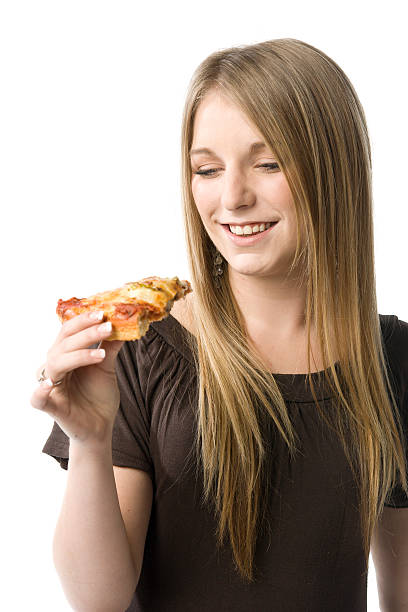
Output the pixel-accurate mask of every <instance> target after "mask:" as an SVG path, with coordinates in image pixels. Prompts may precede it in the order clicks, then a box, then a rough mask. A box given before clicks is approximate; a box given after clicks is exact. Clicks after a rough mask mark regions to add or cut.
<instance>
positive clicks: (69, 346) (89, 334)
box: [49, 321, 112, 357]
mask: <svg viewBox="0 0 408 612" xmlns="http://www.w3.org/2000/svg"><path fill="white" fill-rule="evenodd" d="M111 333H112V323H110V321H106V322H105V323H102V324H99V325H92V326H91V327H87V328H85V329H83V330H82V331H78V332H77V333H75V334H72V335H70V336H68V337H66V338H63V339H62V340H61V342H60V343H59V344H58V345H57V346H54V347H53V352H54V351H55V348H58V350H62V351H63V352H70V351H77V350H79V349H84V348H94V347H96V346H97V345H98V344H99V342H100V341H102V340H106V338H109V336H110V335H111ZM49 356H50V357H51V355H49Z"/></svg>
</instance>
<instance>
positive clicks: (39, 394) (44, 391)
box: [30, 379, 53, 412]
mask: <svg viewBox="0 0 408 612" xmlns="http://www.w3.org/2000/svg"><path fill="white" fill-rule="evenodd" d="M52 389H53V387H52V382H51V381H50V379H47V380H45V381H44V382H42V383H41V384H39V385H38V387H37V388H36V389H35V391H34V393H33V394H32V396H31V400H30V402H31V405H32V406H33V408H37V410H44V411H46V412H51V404H50V393H51V391H52ZM46 409H47V410H46Z"/></svg>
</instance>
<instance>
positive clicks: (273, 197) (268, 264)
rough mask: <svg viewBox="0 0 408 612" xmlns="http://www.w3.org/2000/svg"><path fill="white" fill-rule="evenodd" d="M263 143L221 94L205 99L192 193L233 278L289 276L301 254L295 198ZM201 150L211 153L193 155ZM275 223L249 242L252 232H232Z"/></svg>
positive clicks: (196, 127)
mask: <svg viewBox="0 0 408 612" xmlns="http://www.w3.org/2000/svg"><path fill="white" fill-rule="evenodd" d="M262 142H263V138H262V136H261V134H260V133H259V131H258V130H257V128H256V127H255V126H254V125H253V124H252V123H251V122H250V121H249V120H248V119H247V117H246V116H245V115H244V114H243V113H242V112H241V111H240V109H239V108H238V107H237V106H236V105H235V104H233V103H232V102H231V101H229V100H228V99H227V98H225V97H223V96H222V95H221V94H219V93H218V92H210V93H208V94H207V96H206V97H204V98H203V100H202V102H201V103H200V105H199V107H198V109H197V113H196V117H195V122H194V134H193V142H192V146H191V166H192V171H193V174H192V183H191V186H192V193H193V197H194V201H195V204H196V206H197V209H198V212H199V214H200V216H201V219H202V222H203V224H204V226H205V229H206V231H207V232H208V234H209V236H210V238H211V240H212V242H213V243H214V244H215V246H216V247H217V248H218V250H219V251H220V253H221V254H222V255H223V257H224V258H225V259H226V260H227V262H228V268H229V273H230V274H231V272H233V273H235V274H237V275H246V276H247V275H249V276H258V277H268V276H279V275H286V274H287V271H288V268H289V266H290V264H291V263H292V259H293V255H294V253H295V250H296V214H295V207H294V203H293V199H292V195H291V192H290V190H289V186H288V183H287V181H286V178H285V176H284V174H283V172H282V171H281V170H280V168H279V165H278V163H277V160H276V157H275V156H274V152H273V151H271V150H270V149H269V148H268V147H266V146H265V145H264V146H263V147H262V146H261V144H259V143H262ZM254 143H258V144H257V145H255V146H254ZM196 149H206V151H201V152H196V153H194V152H193V151H194V150H196ZM272 221H273V222H277V223H276V224H275V225H273V226H272V227H271V228H270V229H268V230H266V231H264V232H260V233H258V234H253V235H252V236H251V237H245V236H246V233H245V232H246V231H247V230H244V229H243V231H244V233H245V235H244V237H240V236H236V235H234V234H233V233H231V231H230V228H229V225H233V226H237V225H239V226H241V228H244V226H245V225H250V226H251V227H252V226H254V225H257V226H258V229H262V228H260V227H259V226H260V224H261V223H264V224H265V223H267V222H272ZM255 230H256V228H255ZM236 231H237V230H236ZM238 231H240V230H238Z"/></svg>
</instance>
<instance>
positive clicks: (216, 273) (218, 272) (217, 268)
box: [213, 248, 224, 289]
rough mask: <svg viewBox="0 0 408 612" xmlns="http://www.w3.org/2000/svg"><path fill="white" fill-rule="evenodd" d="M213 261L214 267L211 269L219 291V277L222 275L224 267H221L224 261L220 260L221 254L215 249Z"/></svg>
mask: <svg viewBox="0 0 408 612" xmlns="http://www.w3.org/2000/svg"><path fill="white" fill-rule="evenodd" d="M213 261H214V267H213V277H214V283H215V286H216V287H217V289H219V288H220V287H221V283H220V277H221V276H222V275H223V273H224V267H223V265H222V264H223V261H224V260H223V258H222V255H221V253H220V252H219V250H218V249H217V248H216V249H215V255H214V260H213Z"/></svg>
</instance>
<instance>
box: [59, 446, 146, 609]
mask: <svg viewBox="0 0 408 612" xmlns="http://www.w3.org/2000/svg"><path fill="white" fill-rule="evenodd" d="M53 554H54V564H55V567H56V570H57V572H58V575H59V577H60V580H61V584H62V587H63V589H64V592H65V595H66V597H67V599H68V601H69V603H70V604H71V605H72V606H73V608H74V609H75V610H76V611H77V612H88V611H89V612H91V611H92V612H123V610H125V609H126V607H127V606H128V605H129V604H130V599H131V596H132V594H133V593H134V591H135V589H136V585H137V580H138V576H137V575H136V569H135V566H134V563H133V559H132V555H131V551H130V546H129V542H128V539H127V535H126V531H125V525H124V522H123V519H122V515H121V512H120V506H119V500H118V496H117V492H116V485H115V478H114V474H113V466H112V452H111V443H110V442H109V444H108V443H107V444H106V445H105V446H104V447H103V448H98V449H97V450H95V449H94V450H90V449H88V448H84V447H81V446H80V445H76V444H74V443H72V441H71V445H70V453H69V466H68V479H67V487H66V491H65V495H64V500H63V504H62V508H61V513H60V516H59V519H58V522H57V526H56V529H55V535H54V541H53Z"/></svg>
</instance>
